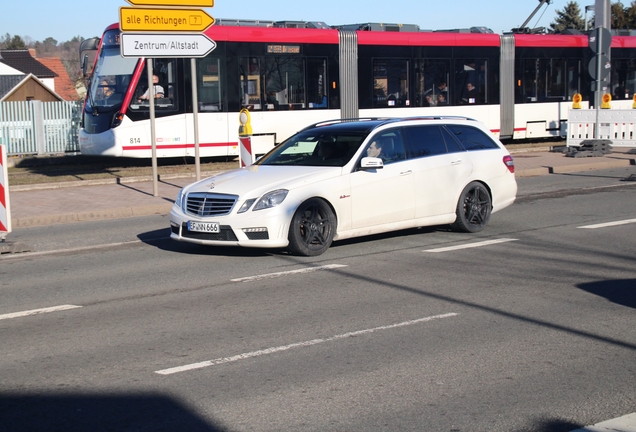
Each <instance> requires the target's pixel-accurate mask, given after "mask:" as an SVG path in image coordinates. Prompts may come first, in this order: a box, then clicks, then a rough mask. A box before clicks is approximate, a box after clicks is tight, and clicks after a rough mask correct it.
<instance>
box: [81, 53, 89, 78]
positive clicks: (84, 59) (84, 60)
mask: <svg viewBox="0 0 636 432" xmlns="http://www.w3.org/2000/svg"><path fill="white" fill-rule="evenodd" d="M87 71H88V54H84V57H82V75H83V76H86V72H87Z"/></svg>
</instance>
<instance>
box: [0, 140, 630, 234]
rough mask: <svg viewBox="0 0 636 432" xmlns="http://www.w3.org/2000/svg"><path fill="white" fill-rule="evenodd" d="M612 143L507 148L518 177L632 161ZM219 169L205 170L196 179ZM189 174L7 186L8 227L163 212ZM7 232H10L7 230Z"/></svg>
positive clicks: (587, 168) (188, 178) (167, 209)
mask: <svg viewBox="0 0 636 432" xmlns="http://www.w3.org/2000/svg"><path fill="white" fill-rule="evenodd" d="M628 150H629V149H626V148H615V149H614V151H613V152H612V153H611V154H607V155H605V156H602V157H589V158H572V157H566V156H565V155H564V154H562V153H557V152H550V151H548V149H547V148H546V149H545V150H544V151H543V150H542V151H536V150H528V151H524V150H519V151H514V152H513V153H512V155H513V158H514V162H515V175H516V177H517V178H523V177H532V176H541V175H549V174H551V173H555V174H556V173H569V172H580V171H588V170H600V169H608V168H619V167H627V166H630V165H636V154H631V153H628ZM215 173H218V172H205V173H202V174H201V178H205V177H207V176H210V175H213V174H215ZM194 180H195V178H194V177H192V176H190V177H178V176H177V175H173V176H170V178H164V177H161V178H160V180H159V187H158V196H157V197H155V196H153V182H152V178H150V177H148V178H146V177H137V178H121V179H119V180H116V179H108V180H94V181H77V182H66V183H50V184H41V185H30V186H18V187H15V188H13V187H11V184H10V183H9V191H10V200H11V223H12V228H13V230H15V229H18V228H24V227H30V226H36V225H54V224H60V223H69V222H78V221H91V220H101V219H114V218H124V217H131V216H145V215H151V214H167V213H169V212H170V209H171V207H172V203H173V202H174V200H175V198H176V196H177V193H178V192H179V189H180V188H181V187H183V186H185V185H187V184H189V183H192V182H193V181H194ZM9 236H10V234H9Z"/></svg>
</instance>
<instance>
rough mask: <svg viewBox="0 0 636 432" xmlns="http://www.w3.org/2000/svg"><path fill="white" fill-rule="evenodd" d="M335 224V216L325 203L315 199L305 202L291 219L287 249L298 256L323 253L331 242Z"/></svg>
mask: <svg viewBox="0 0 636 432" xmlns="http://www.w3.org/2000/svg"><path fill="white" fill-rule="evenodd" d="M336 222H337V221H336V215H334V213H333V211H332V210H331V207H329V205H328V204H327V203H326V202H325V201H323V200H321V199H317V198H312V199H309V200H307V201H305V202H304V203H302V204H301V205H300V206H299V207H298V209H297V210H296V213H294V217H292V220H291V225H290V227H289V237H288V239H289V246H288V247H287V249H288V250H289V252H290V253H291V254H293V255H300V256H318V255H320V254H322V253H324V252H325V251H326V250H327V249H329V246H331V242H332V241H333V236H334V235H335V232H336V226H337V223H336Z"/></svg>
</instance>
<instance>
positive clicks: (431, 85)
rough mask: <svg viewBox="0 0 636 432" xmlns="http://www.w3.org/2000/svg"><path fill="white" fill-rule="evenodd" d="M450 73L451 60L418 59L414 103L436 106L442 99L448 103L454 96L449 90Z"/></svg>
mask: <svg viewBox="0 0 636 432" xmlns="http://www.w3.org/2000/svg"><path fill="white" fill-rule="evenodd" d="M449 74H450V60H423V59H421V60H416V62H415V100H414V105H415V106H418V107H427V106H435V105H437V104H438V101H439V100H440V99H441V100H442V101H446V103H448V101H450V100H451V99H450V98H451V97H452V95H451V94H449V92H448V83H449V80H448V77H449ZM440 94H442V96H440ZM442 103H443V102H442Z"/></svg>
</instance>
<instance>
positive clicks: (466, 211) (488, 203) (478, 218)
mask: <svg viewBox="0 0 636 432" xmlns="http://www.w3.org/2000/svg"><path fill="white" fill-rule="evenodd" d="M491 211H492V200H491V198H490V193H488V189H486V186H484V185H483V184H482V183H479V182H472V183H469V184H468V186H466V188H464V190H463V191H462V194H461V195H460V196H459V202H458V203H457V211H456V212H455V213H456V214H457V219H455V222H454V223H453V224H452V225H451V229H452V230H453V231H459V232H470V233H476V232H479V231H481V230H482V229H484V227H485V226H486V224H487V223H488V219H490V213H491Z"/></svg>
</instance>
